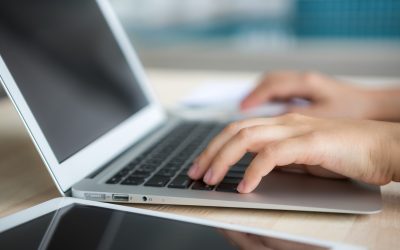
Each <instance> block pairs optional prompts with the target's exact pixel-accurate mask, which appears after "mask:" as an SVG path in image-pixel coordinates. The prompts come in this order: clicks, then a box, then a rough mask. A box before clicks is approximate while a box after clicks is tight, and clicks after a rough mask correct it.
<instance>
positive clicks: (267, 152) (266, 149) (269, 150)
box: [260, 143, 276, 157]
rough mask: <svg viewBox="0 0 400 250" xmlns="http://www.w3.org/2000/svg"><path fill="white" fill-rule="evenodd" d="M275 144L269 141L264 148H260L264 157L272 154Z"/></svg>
mask: <svg viewBox="0 0 400 250" xmlns="http://www.w3.org/2000/svg"><path fill="white" fill-rule="evenodd" d="M275 146H276V143H270V144H269V145H268V146H266V147H264V148H263V149H262V150H261V152H260V153H261V154H262V155H263V156H264V157H268V156H270V155H272V154H273V151H274V148H275Z"/></svg>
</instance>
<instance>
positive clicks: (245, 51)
mask: <svg viewBox="0 0 400 250" xmlns="http://www.w3.org/2000/svg"><path fill="white" fill-rule="evenodd" d="M112 3H113V5H114V6H115V9H116V10H117V12H118V14H119V16H120V17H121V18H122V21H123V23H124V26H125V28H126V29H127V30H128V32H129V35H130V38H131V40H132V42H133V44H134V45H135V47H136V49H137V50H138V53H139V54H140V56H141V58H142V60H143V62H144V64H145V66H148V67H161V68H189V69H215V70H251V71H259V70H266V71H269V70H276V69H299V70H321V71H324V72H326V73H333V74H346V75H347V74H351V75H374V76H400V1H398V0H268V1H265V0H246V1H243V0H201V1H199V0H112Z"/></svg>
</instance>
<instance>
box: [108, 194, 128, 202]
mask: <svg viewBox="0 0 400 250" xmlns="http://www.w3.org/2000/svg"><path fill="white" fill-rule="evenodd" d="M112 199H113V201H122V202H124V201H129V195H127V194H113V196H112Z"/></svg>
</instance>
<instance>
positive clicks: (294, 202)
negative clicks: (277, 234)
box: [0, 0, 382, 214]
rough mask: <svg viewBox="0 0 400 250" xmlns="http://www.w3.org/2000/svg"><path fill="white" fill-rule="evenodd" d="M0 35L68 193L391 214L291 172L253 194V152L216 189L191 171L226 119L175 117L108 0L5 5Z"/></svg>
mask: <svg viewBox="0 0 400 250" xmlns="http://www.w3.org/2000/svg"><path fill="white" fill-rule="evenodd" d="M0 37H1V39H0V55H1V59H0V80H1V82H2V84H3V86H4V88H5V90H6V92H7V93H8V95H9V97H10V99H11V101H12V102H13V103H14V105H15V107H16V109H17V111H18V112H19V114H20V116H21V118H22V120H23V122H24V123H25V125H26V128H27V130H28V132H29V134H30V135H31V138H32V140H33V142H34V144H35V145H36V147H37V150H38V152H39V154H40V155H41V157H42V159H43V162H44V163H45V165H46V167H47V168H48V171H49V173H50V174H51V176H52V178H53V180H54V182H55V184H56V185H57V188H58V189H59V191H60V193H61V194H62V195H65V196H74V197H77V198H81V199H88V200H95V201H104V202H121V203H153V204H176V205H198V206H221V207H238V208H239V207H240V208H258V209H283V210H301V211H320V212H337V213H361V214H363V213H365V214H368V213H376V212H378V211H380V210H381V207H382V202H381V195H380V188H379V187H376V186H371V185H366V184H364V183H360V182H356V181H353V180H331V179H323V178H317V177H313V176H310V175H306V174H297V173H288V172H282V171H273V172H272V173H271V174H269V175H268V176H266V177H265V178H264V179H263V181H262V183H261V184H260V185H259V186H258V188H257V189H256V190H255V191H254V192H252V193H250V194H239V193H237V192H236V186H237V184H238V182H239V181H240V179H241V177H242V176H243V173H244V171H245V170H246V167H247V165H248V164H249V162H250V161H251V159H252V158H251V155H245V156H244V157H243V158H242V159H241V160H240V161H239V162H238V163H237V164H236V165H235V166H233V167H232V169H231V170H230V171H229V173H228V175H227V176H226V178H225V179H224V180H223V181H222V182H221V183H220V184H218V185H216V186H208V185H206V184H204V183H203V182H201V181H196V182H195V181H192V180H191V179H190V178H189V177H188V176H187V175H186V172H187V170H188V169H189V167H190V166H191V164H192V161H193V159H194V158H195V157H196V156H197V155H198V154H199V153H200V152H201V151H202V150H203V149H204V148H205V147H206V145H207V143H208V142H209V140H211V139H212V138H213V136H215V135H216V134H217V133H218V132H219V131H220V130H221V129H222V128H223V127H224V124H223V123H220V122H210V121H202V120H201V119H199V120H198V121H193V120H192V121H186V120H183V119H181V118H178V117H174V116H171V115H168V114H167V112H166V111H165V110H164V109H163V107H162V106H161V105H160V103H159V101H158V100H157V97H156V96H155V95H154V92H153V90H152V88H151V85H150V83H149V82H148V80H147V79H146V75H145V73H144V70H143V67H142V65H141V64H140V62H139V59H138V57H137V56H136V54H135V52H134V49H133V47H132V45H131V42H130V41H129V39H128V38H127V35H126V33H125V31H124V29H123V27H122V26H121V24H120V22H119V20H118V18H117V16H116V14H115V13H114V11H113V9H112V6H111V4H110V3H109V2H108V1H107V0H98V1H95V0H85V1H61V0H39V1H22V0H18V1H16V0H7V1H2V3H1V4H0ZM182 84H185V83H182ZM171 91H173V90H171ZM27 167H29V166H27Z"/></svg>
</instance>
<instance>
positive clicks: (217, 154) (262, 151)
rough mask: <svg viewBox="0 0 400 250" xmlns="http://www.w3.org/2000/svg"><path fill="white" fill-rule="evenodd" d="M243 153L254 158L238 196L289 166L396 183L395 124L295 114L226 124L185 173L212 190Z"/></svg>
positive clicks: (399, 136)
mask: <svg viewBox="0 0 400 250" xmlns="http://www.w3.org/2000/svg"><path fill="white" fill-rule="evenodd" d="M247 152H252V153H255V154H256V156H255V158H254V159H253V161H252V162H251V164H250V165H249V167H248V168H247V170H246V172H245V174H244V177H243V180H242V181H241V182H240V184H239V186H238V188H237V189H238V191H239V192H241V193H248V192H251V191H253V190H254V189H255V188H256V187H257V185H258V184H259V183H260V181H261V179H262V177H263V176H265V175H267V174H268V173H269V172H270V171H271V170H272V169H274V168H275V167H276V166H287V165H289V164H304V165H308V166H321V167H322V168H324V169H326V170H329V171H332V172H334V173H337V174H340V175H344V176H346V177H350V178H354V179H357V180H361V181H364V182H366V183H371V184H377V185H383V184H386V183H389V182H390V181H392V180H394V181H400V168H399V164H398V163H399V162H400V154H399V152H400V125H399V124H396V123H388V122H378V121H367V120H364V121H363V120H347V119H321V118H312V117H307V116H303V115H299V114H287V115H284V116H280V117H274V118H257V119H250V120H244V121H239V122H235V123H232V124H230V125H229V126H227V127H226V128H225V129H224V130H223V131H222V132H221V133H220V134H219V135H218V136H216V137H215V138H214V139H213V140H212V141H211V142H210V144H209V145H208V146H207V148H206V149H205V150H204V151H203V152H202V153H201V154H200V156H199V157H198V158H197V159H196V161H195V162H194V165H193V166H192V167H191V169H190V170H189V173H188V174H189V176H190V177H191V178H193V179H195V180H197V179H200V178H202V177H204V178H203V180H204V182H206V183H207V184H209V185H215V184H217V183H219V182H220V181H221V180H222V179H223V177H224V176H225V174H226V173H227V172H228V170H229V168H230V166H232V165H234V164H235V163H236V162H237V161H238V160H239V159H241V158H242V156H243V155H244V154H245V153H247Z"/></svg>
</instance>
